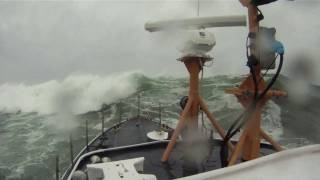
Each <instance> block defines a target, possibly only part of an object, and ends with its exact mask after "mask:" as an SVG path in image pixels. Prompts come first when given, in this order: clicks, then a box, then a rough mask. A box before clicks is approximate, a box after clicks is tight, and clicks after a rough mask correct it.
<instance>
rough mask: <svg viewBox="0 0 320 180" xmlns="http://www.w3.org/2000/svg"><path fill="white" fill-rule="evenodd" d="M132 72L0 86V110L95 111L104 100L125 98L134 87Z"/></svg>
mask: <svg viewBox="0 0 320 180" xmlns="http://www.w3.org/2000/svg"><path fill="white" fill-rule="evenodd" d="M135 74H136V73H135V72H129V73H123V74H117V75H110V76H105V77H102V76H97V75H90V74H87V75H71V76H69V77H67V78H65V79H64V80H62V81H57V80H52V81H48V82H45V83H41V84H37V85H25V84H3V85H0V111H3V112H17V111H23V112H37V113H40V114H53V113H62V114H63V113H71V114H80V113H85V112H88V111H92V110H97V109H99V108H100V106H101V104H103V103H111V102H114V101H116V100H118V99H120V98H124V97H127V96H128V95H130V94H132V93H134V92H135V91H136V89H137V86H138V84H137V82H136V81H135V78H134V76H135Z"/></svg>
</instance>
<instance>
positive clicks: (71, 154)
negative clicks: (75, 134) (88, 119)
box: [69, 134, 73, 168]
mask: <svg viewBox="0 0 320 180" xmlns="http://www.w3.org/2000/svg"><path fill="white" fill-rule="evenodd" d="M69 143H70V160H71V168H73V144H72V136H71V134H70V136H69Z"/></svg>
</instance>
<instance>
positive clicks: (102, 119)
mask: <svg viewBox="0 0 320 180" xmlns="http://www.w3.org/2000/svg"><path fill="white" fill-rule="evenodd" d="M103 134H104V114H103V112H101V135H102V136H103Z"/></svg>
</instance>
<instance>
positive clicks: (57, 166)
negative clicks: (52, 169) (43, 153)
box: [56, 154, 60, 180]
mask: <svg viewBox="0 0 320 180" xmlns="http://www.w3.org/2000/svg"><path fill="white" fill-rule="evenodd" d="M59 172H60V169H59V155H58V154H57V156H56V180H59Z"/></svg>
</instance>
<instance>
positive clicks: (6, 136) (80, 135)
mask: <svg viewBox="0 0 320 180" xmlns="http://www.w3.org/2000/svg"><path fill="white" fill-rule="evenodd" d="M243 78H244V76H240V77H239V76H215V77H206V78H204V79H203V80H202V82H201V95H202V96H203V98H204V99H205V100H206V102H207V104H208V106H209V107H210V110H211V111H212V112H213V113H214V115H215V116H216V117H217V119H218V120H219V122H220V123H221V124H222V126H223V127H225V128H228V126H229V125H230V123H232V122H233V120H234V119H235V118H236V117H237V116H238V115H239V114H240V113H241V112H242V111H243V108H242V107H241V105H240V104H239V103H238V102H237V99H236V98H235V97H234V96H233V95H228V94H225V93H224V89H225V88H229V87H234V86H236V85H239V84H240V82H241V80H242V79H243ZM279 81H280V82H278V83H277V86H278V87H279V88H285V89H286V88H287V87H286V86H285V85H286V84H287V83H288V81H287V80H286V79H285V78H280V80H279ZM187 92H188V81H187V79H186V78H174V77H158V78H149V77H147V76H145V75H143V74H139V73H135V72H130V73H124V74H117V75H111V76H106V77H101V76H95V75H75V76H70V77H68V78H66V79H64V80H62V81H49V82H45V83H42V84H37V85H31V86H28V85H24V84H2V85H0V179H1V180H46V179H54V174H55V157H56V155H59V157H60V169H61V172H63V170H65V169H66V168H67V166H68V165H69V163H70V155H69V153H70V150H69V137H70V136H71V137H72V139H73V146H74V152H75V153H76V152H78V151H80V149H82V147H83V146H84V145H85V121H86V120H87V121H88V123H89V138H93V137H94V136H95V135H96V134H98V133H99V132H100V131H101V121H100V120H99V117H98V114H97V113H96V111H97V110H99V109H100V108H101V107H102V104H105V106H104V109H105V111H106V117H105V121H106V125H105V126H111V125H112V124H113V123H115V122H116V121H119V119H122V120H124V119H126V118H130V117H132V116H135V115H137V112H138V103H137V102H138V94H140V102H141V113H142V114H143V115H146V116H151V117H153V118H155V119H157V118H158V111H159V108H158V106H159V103H161V106H162V107H163V110H162V112H163V113H162V118H163V121H164V122H166V123H167V124H169V125H170V126H175V124H176V123H177V119H178V117H179V113H180V108H179V104H178V103H179V100H180V98H181V97H182V96H185V95H186V94H187ZM313 101H316V102H318V101H317V100H315V98H313ZM119 106H121V111H120V108H118V107H119ZM300 107H302V106H301V104H296V105H294V104H293V103H292V101H290V100H288V99H276V100H271V101H269V102H268V103H267V104H266V106H265V109H264V111H263V114H262V126H263V129H265V130H266V131H267V132H268V133H270V134H271V135H272V136H273V137H274V138H275V139H276V140H278V141H279V142H280V143H281V144H283V145H284V146H285V147H287V148H293V147H299V146H304V145H308V144H314V143H319V142H320V137H319V135H318V133H309V132H307V131H308V130H304V129H303V127H301V124H305V121H304V122H302V120H301V119H300V118H301V117H300V116H305V115H306V114H307V115H308V116H309V118H311V119H314V120H313V124H314V123H315V124H316V125H314V126H313V131H316V132H319V130H320V123H318V121H317V120H316V119H317V117H319V116H318V115H319V113H318V111H317V110H315V109H310V107H309V105H308V104H304V106H303V107H304V108H300ZM299 109H301V112H299ZM293 111H295V112H293ZM293 113H294V114H295V115H292V114H293ZM205 122H208V121H206V119H205ZM299 123H300V124H299ZM292 124H294V125H292ZM205 125H206V127H207V128H210V124H208V123H206V124H205Z"/></svg>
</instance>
